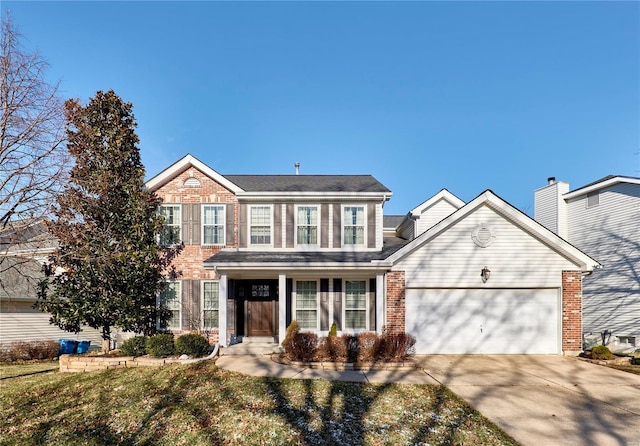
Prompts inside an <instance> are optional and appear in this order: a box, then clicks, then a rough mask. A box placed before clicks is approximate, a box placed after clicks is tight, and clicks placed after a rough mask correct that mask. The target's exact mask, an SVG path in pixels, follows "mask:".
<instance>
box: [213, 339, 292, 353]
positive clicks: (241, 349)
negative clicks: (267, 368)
mask: <svg viewBox="0 0 640 446" xmlns="http://www.w3.org/2000/svg"><path fill="white" fill-rule="evenodd" d="M281 351H282V350H281V349H280V346H279V345H278V344H276V343H275V342H272V343H257V342H252V343H249V344H246V343H244V342H243V343H241V344H234V345H230V346H229V347H225V348H222V349H220V355H221V356H224V355H269V354H271V353H280V352H281Z"/></svg>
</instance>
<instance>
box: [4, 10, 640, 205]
mask: <svg viewBox="0 0 640 446" xmlns="http://www.w3.org/2000/svg"><path fill="white" fill-rule="evenodd" d="M0 4H1V6H0V9H1V12H2V14H3V15H4V14H6V13H7V11H10V14H11V17H12V20H13V21H14V23H15V25H16V26H17V28H18V29H19V31H20V33H21V34H22V35H23V45H24V46H25V47H27V48H28V49H30V50H36V51H38V52H39V53H40V55H41V56H42V57H43V58H44V59H46V60H47V62H48V63H49V65H50V68H49V71H48V72H47V73H46V77H47V79H48V80H49V81H50V82H52V83H54V82H57V81H60V93H61V95H62V96H63V97H64V98H78V99H80V100H81V101H82V102H83V103H86V102H88V101H89V100H90V98H91V97H93V96H94V95H95V92H96V91H98V90H103V91H106V90H109V89H113V90H114V91H115V92H116V93H117V94H118V95H119V96H120V97H122V99H123V100H125V101H128V102H131V103H132V104H133V110H134V114H135V117H136V120H137V122H138V128H137V133H138V135H139V137H140V150H141V156H142V161H143V163H144V164H145V167H146V171H147V177H148V178H150V177H152V176H154V175H155V174H157V173H159V172H160V171H162V170H163V169H165V168H166V167H168V166H169V165H171V164H172V163H174V162H175V161H177V160H179V159H180V158H182V157H183V156H184V155H186V154H187V153H190V154H192V155H193V156H195V157H196V158H198V159H199V160H201V161H202V162H204V163H205V164H207V165H208V166H210V167H211V168H213V169H214V170H215V171H217V172H219V173H221V174H223V175H224V174H293V173H294V172H295V168H294V163H296V162H300V164H301V166H300V173H302V174H329V175H332V174H371V175H373V176H374V177H376V178H377V179H378V180H379V181H380V182H381V183H382V184H384V185H385V186H386V187H387V188H389V189H390V190H391V191H393V197H392V198H391V200H390V201H389V202H388V203H387V204H386V205H385V214H405V213H407V212H409V211H410V210H411V209H413V208H414V207H416V206H418V205H419V204H420V203H422V202H423V201H425V200H427V199H428V198H430V197H431V196H433V195H434V194H436V193H437V192H438V191H439V190H441V189H443V188H446V189H447V190H449V191H450V192H452V193H453V194H455V195H457V196H458V197H459V198H461V199H462V200H464V201H469V200H472V199H473V198H475V197H476V196H478V195H479V194H480V193H482V192H483V191H484V190H486V189H491V190H492V191H493V192H495V193H496V194H497V195H499V196H500V197H502V198H503V199H505V200H507V201H508V202H510V203H511V204H512V205H513V206H515V207H516V208H518V209H520V210H521V211H524V212H526V213H528V214H529V215H532V214H533V192H534V190H535V189H537V188H539V187H542V186H544V185H545V184H546V183H547V178H548V177H551V176H554V177H556V178H557V180H560V181H567V182H569V183H570V184H571V189H575V188H578V187H580V186H583V185H585V184H587V183H590V182H592V181H595V180H597V179H600V178H602V177H604V176H606V175H609V174H613V175H626V176H635V177H640V3H639V2H635V1H629V2H577V1H572V2H553V1H539V2H508V1H497V2H480V1H476V2H460V1H450V2H432V1H425V2H414V1H411V2H381V1H379V2H365V1H357V2H324V1H317V2H293V1H287V2H269V1H260V2H205V1H199V2H168V1H164V2H149V1H138V2H125V1H116V2H55V1H47V2H31V1H28V2H23V1H7V0H2V2H1V3H0Z"/></svg>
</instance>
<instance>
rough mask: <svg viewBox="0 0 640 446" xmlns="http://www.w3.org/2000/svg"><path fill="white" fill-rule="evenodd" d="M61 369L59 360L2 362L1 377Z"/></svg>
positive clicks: (0, 366)
mask: <svg viewBox="0 0 640 446" xmlns="http://www.w3.org/2000/svg"><path fill="white" fill-rule="evenodd" d="M59 369H60V363H59V362H58V361H28V362H24V363H17V364H6V363H1V364H0V379H7V378H15V377H16V376H25V375H33V374H35V373H43V372H52V371H55V370H59Z"/></svg>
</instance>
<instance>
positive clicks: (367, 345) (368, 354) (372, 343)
mask: <svg viewBox="0 0 640 446" xmlns="http://www.w3.org/2000/svg"><path fill="white" fill-rule="evenodd" d="M357 340H358V354H357V359H358V362H364V361H375V360H377V359H380V358H379V352H380V347H381V344H382V338H381V337H380V336H378V335H377V334H376V333H372V332H366V333H360V334H359V335H358V336H357Z"/></svg>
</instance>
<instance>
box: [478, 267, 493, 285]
mask: <svg viewBox="0 0 640 446" xmlns="http://www.w3.org/2000/svg"><path fill="white" fill-rule="evenodd" d="M480 277H482V282H484V283H486V282H487V280H489V277H491V270H490V269H489V268H487V267H486V266H485V267H484V268H482V271H480Z"/></svg>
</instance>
